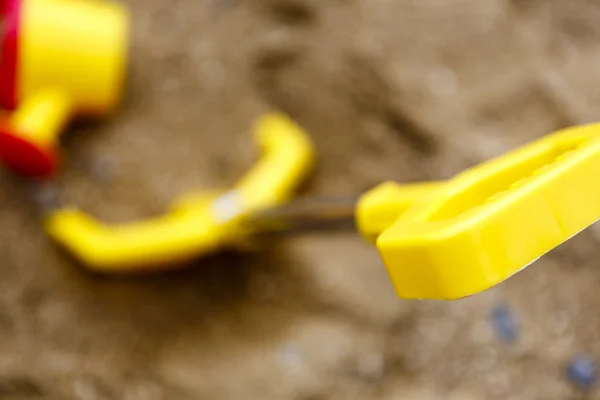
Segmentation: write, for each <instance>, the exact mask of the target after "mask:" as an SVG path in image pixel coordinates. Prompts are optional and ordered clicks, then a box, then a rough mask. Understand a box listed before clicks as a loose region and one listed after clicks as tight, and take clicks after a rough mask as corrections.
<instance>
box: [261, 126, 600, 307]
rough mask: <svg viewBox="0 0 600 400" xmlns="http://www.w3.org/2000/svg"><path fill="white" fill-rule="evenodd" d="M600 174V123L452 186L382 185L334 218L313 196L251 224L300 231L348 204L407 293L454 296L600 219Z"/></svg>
mask: <svg viewBox="0 0 600 400" xmlns="http://www.w3.org/2000/svg"><path fill="white" fill-rule="evenodd" d="M598 176H600V124H595V125H586V126H579V127H574V128H569V129H566V130H562V131H560V132H556V133H554V134H551V135H548V136H546V137H544V138H542V139H540V140H537V141H535V142H534V143H531V144H529V145H527V146H524V147H522V148H520V149H517V150H514V151H512V152H509V153H508V154H506V155H504V156H501V157H498V158H496V159H493V160H491V161H488V162H486V163H483V164H481V165H479V166H476V167H474V168H471V169H470V170H467V171H465V172H463V173H461V174H459V175H457V176H456V177H455V178H453V179H451V180H449V181H447V182H429V183H428V182H425V183H414V184H397V183H393V182H387V183H384V184H382V185H379V186H377V187H376V188H374V189H372V190H370V191H369V192H367V193H365V194H363V195H362V196H360V197H359V198H358V199H357V201H356V202H355V203H354V207H352V208H349V207H347V206H345V205H344V206H343V207H342V212H341V213H338V214H334V215H333V217H331V216H328V215H323V214H326V213H324V212H323V211H327V212H328V213H330V210H331V209H332V206H331V204H328V205H326V207H325V206H323V204H321V203H319V202H314V201H313V202H312V203H311V201H310V200H309V201H308V203H307V202H304V203H301V202H296V203H290V204H287V205H285V206H283V207H280V208H278V209H273V210H269V211H266V212H263V213H260V214H258V215H256V216H254V217H253V225H254V226H255V229H256V230H257V231H260V230H267V229H272V230H273V231H277V230H278V229H281V230H286V229H289V230H293V229H294V228H296V227H297V226H300V227H302V226H303V225H302V223H299V221H300V222H303V221H304V222H305V221H306V220H309V221H311V224H308V225H307V226H308V228H309V231H310V230H311V229H315V230H317V231H319V230H321V229H322V228H323V226H327V223H329V222H331V221H333V222H335V221H336V220H338V219H340V218H345V216H344V215H343V213H344V212H345V211H344V210H350V211H349V212H350V213H351V214H352V216H353V219H354V222H355V224H356V228H357V229H358V231H359V232H360V233H361V234H362V236H363V237H364V238H365V239H366V240H368V241H370V242H372V243H375V244H376V246H377V248H378V250H379V253H380V255H381V257H382V259H383V261H384V264H385V265H386V267H387V270H388V272H389V275H390V277H391V279H392V281H393V283H394V286H395V288H396V290H397V293H398V295H399V296H400V297H401V298H405V299H435V300H454V299H459V298H463V297H466V296H469V295H473V294H475V293H479V292H482V291H484V290H486V289H489V288H491V287H493V286H495V285H497V284H499V283H500V282H502V281H504V280H505V279H507V278H508V277H510V276H512V275H513V274H515V273H517V272H518V271H520V270H521V269H523V268H525V267H526V266H527V265H529V264H531V263H532V262H534V261H535V260H536V259H538V258H539V257H541V256H542V255H544V254H545V253H546V252H548V251H550V250H552V249H553V248H555V247H557V246H559V245H560V244H561V243H563V242H565V241H566V240H568V239H569V238H571V237H572V236H574V235H575V234H577V233H578V232H580V231H581V230H583V229H585V228H587V227H588V226H590V225H591V224H593V223H594V222H596V221H597V220H598V219H600V184H598ZM335 201H337V200H334V202H335ZM311 204H312V206H311ZM344 204H346V203H344ZM315 215H316V217H314V216H315ZM329 220H331V221H329ZM275 222H278V223H279V224H278V225H277V224H276V223H275ZM315 222H316V223H315ZM319 222H324V224H321V225H320V224H319ZM334 226H335V225H334Z"/></svg>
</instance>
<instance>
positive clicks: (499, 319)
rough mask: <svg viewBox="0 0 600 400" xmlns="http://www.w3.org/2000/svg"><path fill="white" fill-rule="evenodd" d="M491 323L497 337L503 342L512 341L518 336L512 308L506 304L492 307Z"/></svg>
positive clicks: (517, 327)
mask: <svg viewBox="0 0 600 400" xmlns="http://www.w3.org/2000/svg"><path fill="white" fill-rule="evenodd" d="M491 319H492V324H493V327H494V331H495V332H496V335H497V336H498V338H499V339H500V340H502V341H504V342H508V343H514V342H516V341H517V339H518V338H519V326H518V323H517V321H516V319H515V317H514V315H513V312H512V310H511V309H510V307H508V306H507V305H499V306H496V307H494V308H493V309H492V312H491Z"/></svg>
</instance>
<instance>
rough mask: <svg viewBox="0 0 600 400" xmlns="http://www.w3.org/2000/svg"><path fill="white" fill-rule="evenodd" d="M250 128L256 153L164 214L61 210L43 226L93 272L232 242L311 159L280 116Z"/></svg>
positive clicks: (126, 268) (149, 265)
mask: <svg viewBox="0 0 600 400" xmlns="http://www.w3.org/2000/svg"><path fill="white" fill-rule="evenodd" d="M255 128H256V129H255V140H256V141H257V143H258V144H259V146H260V147H261V148H262V151H263V156H262V159H260V160H259V162H258V163H257V164H256V165H255V166H254V167H253V168H252V169H251V170H250V172H249V173H248V174H247V175H246V176H244V177H243V178H242V179H241V180H240V181H239V182H238V183H237V184H236V185H235V186H234V187H233V189H231V190H229V191H226V192H221V193H199V194H191V195H187V196H184V197H183V198H181V199H179V200H178V201H176V202H175V204H174V206H173V207H172V209H171V210H170V211H169V212H168V213H167V214H166V215H164V216H161V217H158V218H155V219H150V220H147V221H140V222H133V223H128V224H122V225H115V226H109V225H106V224H104V223H101V222H99V221H97V220H96V219H94V218H92V217H91V216H89V215H87V214H85V213H84V212H82V211H79V210H77V209H74V208H63V209H59V210H55V211H54V212H52V213H51V214H50V215H49V216H48V217H47V220H46V223H45V228H46V231H47V233H48V234H49V235H50V237H51V238H53V239H54V240H55V241H56V242H57V243H59V244H60V245H62V246H63V247H64V248H66V249H67V250H68V251H70V252H71V253H73V254H74V255H75V256H76V258H78V259H79V260H80V261H82V262H83V264H84V265H85V266H86V267H88V268H90V269H92V270H95V271H99V272H115V273H118V272H134V271H144V270H147V269H157V268H160V269H165V268H172V267H174V266H175V265H176V263H177V262H179V261H185V260H188V259H191V258H195V257H198V256H201V255H204V254H207V253H212V252H214V251H216V250H219V249H221V248H223V247H227V246H232V245H235V244H236V243H237V242H238V241H239V240H242V239H244V238H245V237H246V235H247V234H249V232H247V231H246V227H245V225H244V223H243V221H244V220H245V218H246V217H247V216H248V215H249V214H251V213H254V212H257V211H259V210H262V209H266V208H270V207H274V206H277V205H279V204H282V203H284V202H286V201H287V200H288V199H289V198H290V197H291V196H292V195H293V193H294V191H295V189H296V187H297V186H298V185H299V184H300V183H301V182H302V181H303V180H304V178H305V177H306V176H307V174H309V173H310V172H311V170H312V166H313V163H314V150H313V145H312V143H311V141H310V140H309V137H308V135H307V134H306V133H305V132H304V131H303V130H302V129H301V128H300V127H299V126H297V125H296V124H294V123H293V122H292V121H291V120H290V119H288V118H287V117H286V116H284V115H281V114H276V113H273V114H269V115H266V116H264V117H262V118H260V119H259V120H258V122H257V124H256V127H255Z"/></svg>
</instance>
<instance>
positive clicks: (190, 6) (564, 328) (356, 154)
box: [0, 0, 600, 400]
mask: <svg viewBox="0 0 600 400" xmlns="http://www.w3.org/2000/svg"><path fill="white" fill-rule="evenodd" d="M129 4H130V6H131V9H132V14H133V20H134V21H133V32H132V36H133V39H132V42H133V43H132V66H131V75H130V79H129V87H128V91H127V99H126V102H125V104H124V106H123V110H122V112H121V113H120V114H119V115H118V116H116V117H115V118H114V119H113V120H111V121H103V122H101V123H98V124H92V125H86V126H78V127H74V128H73V129H72V130H71V131H72V132H71V133H70V134H69V136H68V137H67V138H65V144H64V147H65V152H66V153H68V154H69V156H70V161H71V162H70V163H69V164H68V166H67V167H66V171H65V174H64V176H63V184H64V186H65V190H66V195H68V196H69V199H70V200H72V201H73V202H75V203H76V204H79V205H81V206H82V207H83V208H85V209H86V210H88V211H90V212H93V213H94V214H95V215H97V216H99V217H102V218H104V219H106V220H109V221H123V220H130V219H135V218H141V217H144V216H148V215H151V214H153V213H156V212H159V211H161V210H162V209H163V208H164V207H165V206H166V205H167V204H168V203H169V201H170V200H171V199H172V198H173V197H175V196H176V195H178V194H180V193H185V192H186V191H189V190H191V189H197V188H203V187H207V188H213V187H222V186H227V185H229V184H230V183H232V182H233V181H234V180H235V179H236V178H237V177H238V176H240V175H241V174H242V173H243V171H244V170H245V169H246V168H248V167H249V166H250V165H251V163H252V161H253V160H254V157H255V156H256V151H255V148H254V147H253V143H252V141H251V139H250V135H249V129H250V126H251V123H252V121H253V120H254V118H256V117H257V116H258V115H260V114H261V113H263V112H265V111H267V110H269V109H272V108H276V109H281V110H283V111H285V112H287V113H289V114H290V115H292V116H293V117H294V118H295V119H296V120H297V121H298V122H299V123H301V124H302V125H303V126H304V127H305V128H306V129H308V130H309V131H310V132H311V134H312V135H313V137H314V140H315V142H316V144H317V148H318V151H319V158H320V164H319V168H318V170H317V172H316V174H315V176H314V178H313V179H312V180H311V182H310V183H309V184H308V185H307V187H306V188H305V189H304V193H305V194H353V193H360V192H361V191H363V190H365V189H367V188H369V187H372V186H373V185H375V184H376V183H378V182H381V181H383V180H387V179H395V180H398V181H412V180H418V179H440V178H447V177H450V176H452V175H453V174H455V173H456V172H458V171H460V170H461V169H463V168H465V167H467V166H470V165H472V164H474V163H477V162H479V161H482V160H484V159H487V158H489V157H491V156H494V155H497V154H500V153H501V152H503V151H506V150H508V149H511V148H513V147H515V146H518V145H520V144H522V143H525V142H527V141H529V140H531V139H534V138H536V137H539V136H541V135H543V134H545V133H548V132H550V131H553V130H555V129H557V128H560V127H564V126H568V125H571V124H576V123H582V122H588V121H593V120H595V119H597V114H598V112H597V111H596V110H597V109H598V107H599V106H600V90H598V88H599V87H600V74H599V73H598V71H600V25H598V23H597V21H598V20H599V18H600V3H597V2H592V1H586V0H570V1H565V0H513V1H508V0H487V1H481V0H452V1H449V0H420V1H404V0H395V1H392V0H368V1H367V0H363V1H359V0H329V1H322V0H239V1H233V0H212V1H209V0H202V1H199V0H131V1H130V2H129ZM94 165H95V166H96V167H92V166H94ZM98 165H100V166H101V167H98ZM98 168H100V170H101V173H100V174H99V173H98V171H97V170H98ZM3 181H5V182H6V183H5V184H3V185H2V188H1V189H0V202H1V207H0V226H1V227H2V230H1V231H0V260H1V262H0V265H1V268H0V354H1V356H0V398H1V399H3V400H4V399H7V400H12V399H38V398H39V399H81V400H95V399H125V400H137V399H140V400H159V399H169V400H176V399H182V400H186V399H264V400H269V399H293V400H329V399H332V400H334V399H343V400H350V399H361V400H366V399H376V400H391V399H411V400H412V399H417V400H419V399H451V400H455V399H456V400H458V399H464V400H470V399H483V398H485V399H496V398H497V399H544V400H552V399H571V398H573V399H576V398H579V397H580V394H579V393H578V392H577V391H576V390H574V389H573V387H572V386H571V385H570V384H569V382H567V381H566V380H565V379H564V372H563V371H564V365H565V362H566V361H567V360H568V359H569V358H570V357H571V356H572V355H573V354H576V353H578V352H586V353H587V354H590V355H592V356H598V357H600V341H598V338H599V337H600V314H599V313H598V311H597V310H598V307H600V297H599V296H598V295H597V294H598V287H599V285H600V271H598V262H597V260H598V256H599V255H600V251H599V250H598V248H599V247H600V246H598V241H599V240H600V231H599V230H597V229H596V228H591V229H590V230H588V231H586V232H584V233H582V234H581V235H579V236H577V237H576V238H574V239H573V240H571V241H570V242H568V243H567V244H566V245H564V246H562V247H561V248H559V249H558V250H556V251H554V252H553V253H551V254H550V255H549V256H547V257H545V258H543V259H542V260H541V261H539V262H538V263H536V264H534V265H533V266H531V267H530V268H528V269H527V270H525V271H524V272H522V273H520V274H518V275H517V276H515V277H514V278H512V279H510V280H509V281H507V282H506V283H505V284H503V285H501V286H499V287H497V288H495V289H493V290H491V291H488V292H486V293H483V294H480V295H477V296H474V297H472V298H469V299H467V300H463V301H458V302H452V303H440V302H407V301H401V300H398V299H397V298H396V296H395V294H394V292H393V289H392V287H391V284H390V283H389V280H388V278H387V275H386V272H385V270H384V268H383V266H382V264H381V261H380V260H379V258H378V256H377V253H376V251H375V250H374V249H373V248H371V247H370V246H369V245H367V244H365V243H363V242H362V241H361V240H360V239H359V238H357V237H355V236H353V235H351V234H349V235H341V236H330V237H308V238H301V239H294V240H290V241H286V242H281V243H277V244H274V245H273V246H272V247H271V248H269V249H265V250H263V251H261V252H257V253H253V254H247V255H226V256H219V257H214V258H211V259H205V260H199V261H198V262H197V263H196V264H195V265H192V266H190V268H188V269H186V270H182V271H179V272H174V273H170V274H167V275H159V276H153V277H148V278H142V279H128V280H115V279H107V278H99V277H96V276H92V275H90V274H87V273H85V272H84V271H83V270H82V269H81V268H79V266H78V265H77V264H76V263H74V262H73V261H72V260H70V259H69V258H68V257H66V256H65V254H63V253H61V252H60V251H57V249H56V248H55V247H54V246H53V245H52V243H50V242H49V240H48V239H47V238H46V237H45V236H44V234H43V232H42V231H41V228H40V226H39V221H38V220H37V217H36V216H35V213H34V212H33V209H32V208H31V207H30V206H29V205H28V204H27V202H26V201H24V199H23V196H22V194H20V192H19V191H18V190H16V189H18V187H17V186H19V185H16V184H14V183H12V182H10V181H9V180H8V179H4V180H3ZM501 302H506V303H508V304H510V306H511V307H512V309H513V311H514V313H515V315H516V316H517V318H518V319H519V321H520V326H521V337H520V339H519V341H518V343H517V344H514V345H506V344H504V343H502V342H500V341H499V340H497V338H496V337H495V335H494V332H493V331H492V328H491V326H490V323H489V310H490V308H491V307H493V306H494V305H495V304H497V303H501ZM588 398H590V399H593V398H600V394H599V393H598V392H592V393H591V394H590V395H589V397H588Z"/></svg>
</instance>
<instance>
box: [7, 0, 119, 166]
mask: <svg viewBox="0 0 600 400" xmlns="http://www.w3.org/2000/svg"><path fill="white" fill-rule="evenodd" d="M2 17H3V23H4V35H3V38H2V50H1V51H2V54H1V55H2V63H1V64H0V105H1V106H2V107H4V108H7V109H9V110H15V112H14V114H13V115H12V116H10V117H9V118H8V119H7V120H5V121H4V124H3V125H2V126H1V127H0V158H1V159H2V160H3V162H4V164H5V165H6V166H7V167H8V168H10V169H11V170H13V171H14V172H16V173H18V174H21V175H25V176H30V177H47V176H49V175H51V174H52V172H53V171H54V170H55V169H56V164H57V161H58V154H57V153H58V151H57V143H58V140H59V139H58V137H59V134H60V132H61V130H62V128H63V127H64V126H65V124H66V123H67V122H68V121H69V119H70V118H71V117H73V116H75V115H79V116H92V117H99V116H104V115H106V114H108V113H110V112H111V111H113V109H114V108H115V107H116V105H117V104H118V102H119V100H120V98H121V95H122V88H123V86H124V78H125V71H126V64H127V42H128V40H127V37H128V29H129V28H128V24H129V22H128V14H127V10H126V9H125V8H124V7H123V6H122V5H120V4H118V3H111V2H107V1H102V2H101V1H97V0H90V1H81V0H5V1H4V2H3V9H2Z"/></svg>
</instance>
